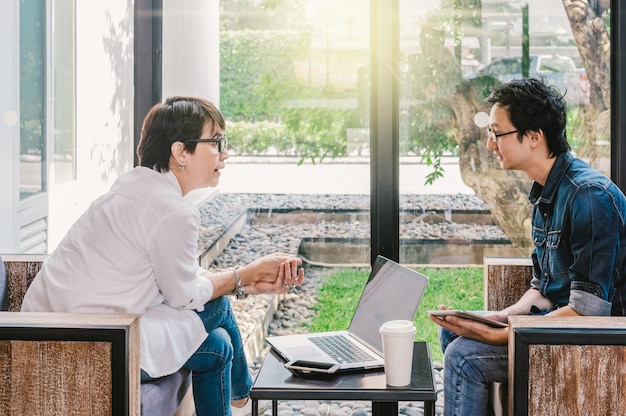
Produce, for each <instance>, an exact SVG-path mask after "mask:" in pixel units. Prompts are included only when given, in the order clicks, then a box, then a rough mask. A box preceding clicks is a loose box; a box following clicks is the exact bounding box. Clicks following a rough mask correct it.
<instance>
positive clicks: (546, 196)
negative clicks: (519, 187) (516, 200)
mask: <svg viewBox="0 0 626 416" xmlns="http://www.w3.org/2000/svg"><path fill="white" fill-rule="evenodd" d="M572 159H574V155H572V154H571V153H570V152H564V153H561V154H560V155H558V156H557V158H556V162H554V165H553V166H552V169H551V170H550V173H549V174H548V179H547V180H546V184H545V185H543V186H542V185H541V184H539V183H537V182H534V183H533V186H532V188H531V189H530V194H529V195H528V200H529V201H530V203H531V204H533V205H537V204H539V203H544V204H551V203H552V199H553V198H554V193H555V192H556V190H557V188H558V187H559V183H560V182H561V179H562V178H563V176H564V175H565V172H567V169H568V168H569V165H570V164H571V163H572Z"/></svg>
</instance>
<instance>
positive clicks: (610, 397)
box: [484, 258, 626, 416]
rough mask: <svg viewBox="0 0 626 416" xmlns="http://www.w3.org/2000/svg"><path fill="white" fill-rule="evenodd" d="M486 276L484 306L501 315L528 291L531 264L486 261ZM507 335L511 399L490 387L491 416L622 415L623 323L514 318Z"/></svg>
mask: <svg viewBox="0 0 626 416" xmlns="http://www.w3.org/2000/svg"><path fill="white" fill-rule="evenodd" d="M484 270H485V306H486V308H487V309H490V310H499V309H503V308H505V307H506V306H508V305H510V304H512V303H514V302H515V301H517V299H519V297H520V296H521V295H522V294H523V293H524V292H525V291H526V290H527V289H528V287H529V283H530V278H531V274H532V263H531V261H530V259H529V258H485V262H484ZM509 331H510V332H509V381H508V388H505V390H508V394H507V395H503V397H498V395H497V392H498V391H500V390H501V389H502V386H495V385H494V386H492V390H493V391H495V392H496V393H495V394H494V413H495V414H496V415H498V414H503V415H506V414H509V415H515V416H521V415H524V416H525V415H533V416H535V415H542V416H552V415H554V416H556V415H581V416H582V415H585V416H587V415H625V414H626V397H624V391H626V318H623V317H598V316H596V317H568V318H551V317H533V316H514V317H511V318H510V320H509ZM499 389H500V390H499ZM504 398H507V399H508V400H504ZM507 401H508V405H507V404H505V402H507ZM498 412H500V413H498Z"/></svg>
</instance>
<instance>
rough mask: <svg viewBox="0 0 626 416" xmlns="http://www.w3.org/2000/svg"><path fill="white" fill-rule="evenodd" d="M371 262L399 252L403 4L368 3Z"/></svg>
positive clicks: (395, 256) (383, 0) (377, 0)
mask: <svg viewBox="0 0 626 416" xmlns="http://www.w3.org/2000/svg"><path fill="white" fill-rule="evenodd" d="M370 16H371V17H370V34H371V37H370V54H371V55H370V74H371V76H370V100H371V101H370V146H371V147H370V148H371V156H370V163H371V165H370V187H371V195H370V198H371V199H370V201H371V206H370V217H371V239H372V241H371V248H372V252H371V263H372V265H373V264H374V259H375V258H376V256H377V255H378V254H381V255H383V256H385V257H387V258H390V259H392V260H395V261H399V257H400V225H399V222H400V221H399V209H400V186H399V159H400V157H399V140H400V139H399V95H398V91H399V85H398V83H399V77H398V74H399V67H400V63H399V50H400V45H399V7H398V0H371V3H370Z"/></svg>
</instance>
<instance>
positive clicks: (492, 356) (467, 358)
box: [439, 327, 508, 416]
mask: <svg viewBox="0 0 626 416" xmlns="http://www.w3.org/2000/svg"><path fill="white" fill-rule="evenodd" d="M439 342H440V343H441V348H442V350H443V353H444V363H443V383H444V412H443V413H444V415H445V416H481V415H488V414H489V413H490V412H491V410H490V409H491V404H490V403H489V385H490V384H491V383H492V382H500V383H506V382H507V381H508V346H506V345H504V346H495V345H489V344H485V343H482V342H479V341H474V340H473V339H469V338H464V337H459V336H458V335H457V334H455V333H454V332H452V331H450V330H448V329H445V328H442V327H440V330H439Z"/></svg>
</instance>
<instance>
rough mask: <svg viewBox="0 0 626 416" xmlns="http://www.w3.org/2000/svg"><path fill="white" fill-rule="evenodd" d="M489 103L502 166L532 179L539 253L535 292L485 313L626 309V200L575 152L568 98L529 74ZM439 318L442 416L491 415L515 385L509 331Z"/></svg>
mask: <svg viewBox="0 0 626 416" xmlns="http://www.w3.org/2000/svg"><path fill="white" fill-rule="evenodd" d="M487 103H489V104H491V105H492V108H491V112H490V116H489V130H488V139H487V148H488V149H489V150H490V151H492V152H493V153H494V155H495V156H496V157H497V158H498V161H499V162H500V165H501V166H502V168H503V169H515V170H521V171H524V172H525V173H526V175H527V176H528V178H529V179H531V180H532V181H534V183H533V186H532V189H531V190H530V195H529V200H530V202H531V204H532V226H533V228H532V230H533V231H532V239H533V243H534V250H533V253H532V260H533V279H532V282H531V289H529V290H528V291H527V292H526V293H525V294H524V295H523V296H522V297H521V298H520V300H519V301H518V302H517V303H515V304H514V305H512V306H510V307H508V308H506V309H504V310H502V311H500V312H490V313H487V314H486V315H487V316H489V317H490V318H493V319H497V320H499V321H502V322H506V321H507V320H508V316H511V315H529V314H548V315H550V316H580V315H619V316H624V315H626V281H625V280H624V279H625V278H626V277H625V276H626V218H625V216H626V198H625V197H624V194H623V193H622V192H621V191H620V190H619V188H618V187H617V186H616V185H615V184H614V183H613V182H611V180H610V179H609V178H607V177H606V176H605V175H603V174H602V173H600V172H599V171H597V170H596V169H594V168H592V167H590V166H589V165H588V164H586V163H585V162H583V161H582V160H580V159H577V158H575V157H574V156H573V155H572V154H571V153H570V146H569V143H568V142H567V138H566V135H565V123H566V112H565V102H564V100H563V97H562V96H561V95H560V93H559V92H558V90H556V89H554V88H550V87H548V86H546V84H545V82H544V81H543V80H541V79H532V78H531V79H523V80H514V81H511V82H509V83H506V84H502V85H500V86H498V87H496V88H495V89H494V90H493V91H492V93H491V94H490V96H489V97H488V98H487ZM441 308H445V306H443V305H442V306H441ZM431 319H432V320H433V321H434V322H436V323H437V324H438V325H440V326H441V327H442V328H441V331H440V337H441V345H442V348H443V350H444V380H445V386H444V395H445V403H444V414H445V415H467V416H477V415H485V414H488V408H489V406H488V403H489V401H488V398H489V385H490V384H491V383H492V382H501V383H506V382H507V370H508V367H507V366H508V347H507V345H506V344H507V342H508V329H507V328H497V329H496V328H491V327H489V326H487V325H484V324H481V323H479V322H475V321H470V320H467V319H463V318H459V317H454V316H451V317H446V318H445V320H443V319H440V318H436V317H434V316H431Z"/></svg>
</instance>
